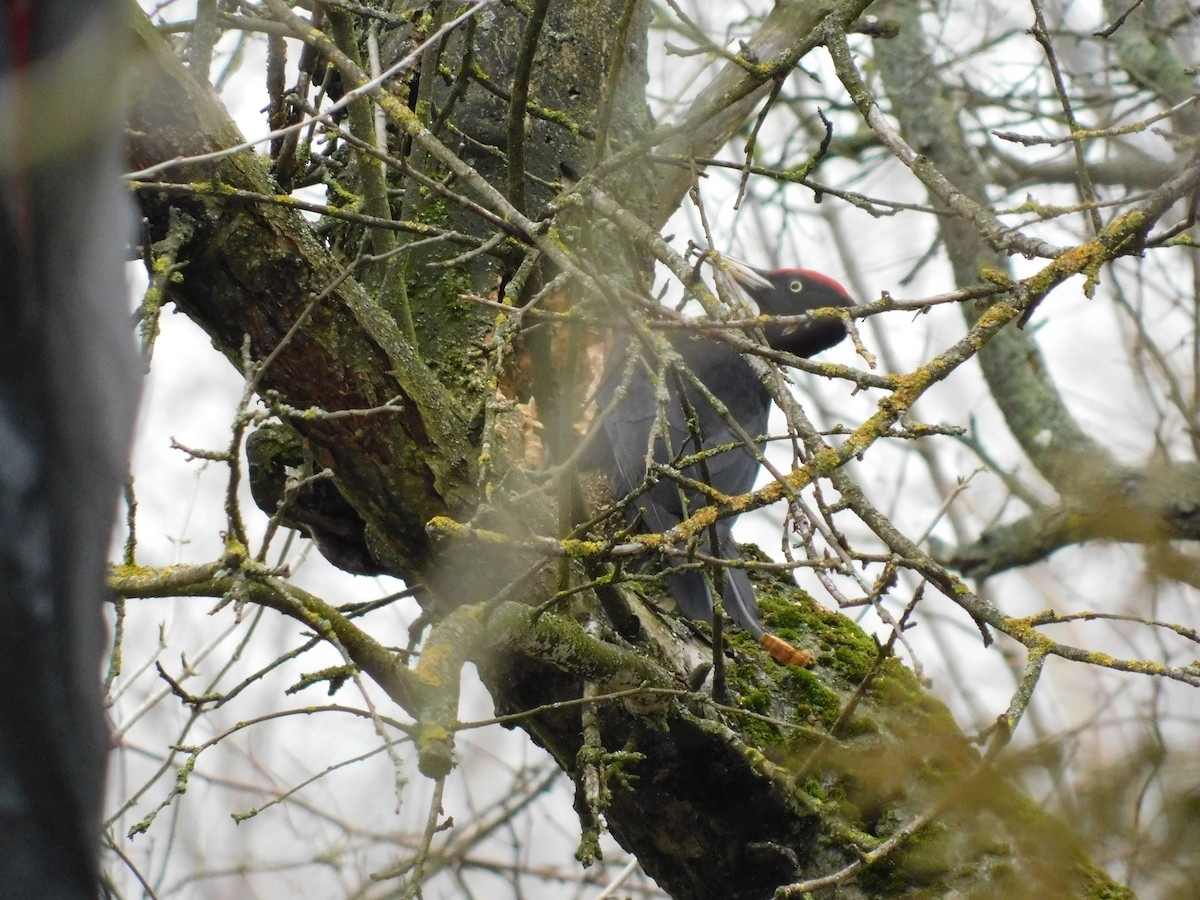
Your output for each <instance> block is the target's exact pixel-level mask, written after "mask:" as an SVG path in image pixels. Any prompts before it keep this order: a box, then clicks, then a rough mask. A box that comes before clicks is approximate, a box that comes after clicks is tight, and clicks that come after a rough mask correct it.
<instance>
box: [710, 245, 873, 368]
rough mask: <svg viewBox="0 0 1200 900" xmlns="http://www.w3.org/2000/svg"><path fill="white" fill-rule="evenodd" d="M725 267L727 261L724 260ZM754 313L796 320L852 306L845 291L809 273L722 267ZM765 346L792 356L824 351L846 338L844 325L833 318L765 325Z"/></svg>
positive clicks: (795, 270)
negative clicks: (819, 311) (822, 311)
mask: <svg viewBox="0 0 1200 900" xmlns="http://www.w3.org/2000/svg"><path fill="white" fill-rule="evenodd" d="M725 262H726V263H728V262H729V261H728V258H726V259H725ZM723 268H724V269H725V271H727V272H728V273H729V274H730V275H731V276H732V277H733V279H734V281H736V282H737V283H738V285H739V286H740V287H741V288H742V289H743V291H744V292H745V295H746V297H747V298H748V299H749V300H750V301H751V303H752V304H753V305H754V306H757V307H758V311H759V312H760V313H761V314H763V315H768V316H799V315H803V314H804V313H806V312H811V311H812V310H814V309H823V308H825V307H830V306H835V307H836V306H853V305H854V301H853V300H851V299H850V294H849V293H847V291H846V289H845V288H844V287H842V286H841V285H840V284H838V283H837V282H836V281H834V280H833V279H832V278H830V277H829V276H827V275H822V274H821V273H820V272H813V271H811V270H809V269H775V270H774V271H771V272H767V271H763V270H762V269H752V268H750V267H749V266H745V265H742V264H740V263H733V264H727V265H725V266H724V267H723ZM763 334H764V335H765V336H766V338H767V343H768V344H770V345H771V347H773V348H774V349H776V350H782V351H784V352H787V353H792V354H794V355H796V356H812V355H814V354H816V353H820V352H821V351H822V350H828V349H829V348H830V347H832V346H834V345H835V344H837V343H838V342H839V341H841V340H842V338H844V337H845V336H846V325H845V323H844V322H843V321H842V320H841V319H839V318H834V317H828V318H825V317H823V318H819V319H812V320H810V321H808V322H802V323H799V324H791V325H768V326H766V327H765V328H764V329H763Z"/></svg>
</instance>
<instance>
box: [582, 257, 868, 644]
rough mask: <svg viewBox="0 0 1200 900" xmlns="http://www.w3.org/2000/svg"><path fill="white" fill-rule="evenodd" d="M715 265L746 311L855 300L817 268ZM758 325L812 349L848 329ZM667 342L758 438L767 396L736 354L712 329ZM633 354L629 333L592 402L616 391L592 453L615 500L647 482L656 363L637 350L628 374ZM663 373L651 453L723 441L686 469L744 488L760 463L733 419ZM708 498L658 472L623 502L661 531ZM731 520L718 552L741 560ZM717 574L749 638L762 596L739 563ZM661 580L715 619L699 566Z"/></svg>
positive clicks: (681, 603)
mask: <svg viewBox="0 0 1200 900" xmlns="http://www.w3.org/2000/svg"><path fill="white" fill-rule="evenodd" d="M727 262H728V263H729V264H728V265H726V264H725V263H727ZM720 265H721V267H722V269H723V270H724V271H726V272H728V273H729V274H730V275H732V277H733V278H734V279H735V280H736V281H737V282H738V286H739V287H740V288H741V289H743V290H744V292H745V296H744V297H743V300H744V301H747V303H746V305H747V306H749V307H750V308H751V311H752V312H753V308H754V307H757V310H758V312H760V313H761V314H763V315H769V316H796V315H802V314H804V313H807V312H810V311H812V310H816V309H821V308H824V307H846V306H852V305H853V301H852V300H851V299H850V295H849V294H848V293H847V292H846V289H845V288H843V287H842V286H841V285H840V284H838V283H837V282H836V281H834V280H833V279H832V278H829V277H827V276H825V275H821V274H819V273H817V272H812V271H809V270H807V269H776V270H775V271H773V272H766V271H761V270H757V269H750V268H748V267H743V266H741V265H738V264H734V263H732V261H728V260H725V261H722V263H721V264H720ZM763 333H764V335H765V337H766V339H767V343H768V344H770V346H771V347H772V348H773V349H775V350H780V351H785V352H787V353H791V354H794V355H795V356H801V357H808V356H812V355H813V354H816V353H820V352H821V351H822V350H826V349H828V348H830V347H832V346H834V345H835V344H837V343H838V342H839V341H841V340H842V339H843V338H844V337H845V336H846V326H845V323H844V322H843V321H842V320H841V319H840V318H832V317H822V318H817V319H811V320H809V321H807V322H801V323H799V324H768V325H767V326H766V327H764V329H763ZM671 343H672V345H673V346H674V348H675V350H676V351H677V352H678V353H679V355H680V357H681V358H682V361H683V365H684V366H686V367H687V369H688V370H690V372H691V374H692V376H693V377H694V378H695V379H696V380H698V381H700V382H701V383H702V384H704V385H705V387H706V388H707V389H708V391H709V392H710V393H711V394H712V396H713V397H714V398H715V399H716V401H717V402H718V403H719V404H721V405H722V406H724V407H725V409H726V410H728V412H729V415H730V416H731V417H732V418H733V419H734V420H736V421H737V423H738V424H739V425H740V426H741V429H742V431H743V432H745V434H746V435H747V436H748V437H749V438H751V439H755V438H759V437H761V436H762V435H764V434H765V433H766V430H767V415H768V413H769V411H770V405H771V398H770V395H769V394H768V392H767V389H766V388H765V387H764V386H763V384H762V381H761V380H760V379H759V377H758V375H756V374H755V373H754V370H753V369H751V367H750V365H749V363H748V362H747V361H746V360H745V359H744V358H743V357H742V356H741V354H739V353H738V352H737V351H736V350H735V349H734V348H733V347H732V346H730V345H729V344H728V343H726V342H724V341H722V340H720V339H719V338H718V337H713V336H710V335H707V334H700V333H696V332H693V331H689V332H687V333H681V334H678V335H676V336H674V337H672V339H671ZM630 352H635V348H634V346H633V345H632V344H631V341H630V340H629V339H628V338H627V337H626V338H624V339H623V340H622V341H620V342H619V344H618V347H617V348H615V349H614V352H613V356H612V362H610V364H609V369H608V371H607V372H606V373H605V376H604V378H603V380H602V382H601V385H600V388H599V390H598V392H597V409H599V410H601V411H602V414H603V411H604V410H606V409H608V407H609V406H611V405H613V401H614V398H619V399H616V404H615V407H614V408H613V409H612V410H611V411H610V412H609V413H608V415H607V416H606V417H605V418H604V420H603V424H602V426H601V429H600V432H601V433H599V434H597V435H596V437H595V439H594V440H595V443H594V444H593V447H592V450H591V453H590V454H589V455H590V457H591V459H592V461H593V464H594V468H596V469H598V470H599V471H601V472H603V473H604V474H605V475H606V476H607V477H608V481H609V484H610V485H611V487H612V490H613V494H614V496H615V497H617V498H618V499H619V498H622V497H625V496H626V495H628V494H630V493H632V492H634V491H637V490H639V489H640V488H642V487H643V485H644V484H645V482H646V474H647V467H646V460H647V457H648V455H649V452H648V451H649V447H650V432H651V429H653V428H655V422H656V419H657V418H658V417H659V415H660V412H659V402H660V401H659V398H660V393H659V389H658V388H656V382H657V381H658V378H657V376H656V374H655V373H656V372H657V367H656V366H655V365H654V364H653V362H650V361H647V360H646V359H645V358H642V359H639V360H637V362H636V364H635V365H634V366H633V369H632V372H630V371H629V366H628V363H627V360H628V358H629V353H630ZM663 380H664V381H665V388H666V395H667V402H666V407H665V418H666V422H667V426H668V427H667V428H666V429H665V430H666V432H667V434H666V435H665V436H664V435H663V434H662V431H663V429H662V428H661V424H660V425H659V431H658V434H657V437H656V438H655V439H654V456H653V459H654V461H655V462H656V463H659V464H668V465H671V464H673V463H674V462H675V461H679V460H684V459H686V458H689V457H693V456H695V455H696V454H697V453H699V452H700V451H710V450H714V449H716V448H719V447H726V448H728V449H725V450H723V451H721V452H718V453H714V454H712V455H707V454H706V455H705V457H704V458H703V459H701V460H699V461H697V462H693V463H691V464H689V465H685V466H684V467H683V468H682V470H681V473H682V475H683V476H684V478H687V479H690V480H692V481H696V482H702V483H707V484H709V485H711V486H712V487H713V488H715V489H716V490H717V491H719V492H720V493H722V494H725V495H727V496H728V495H735V494H744V493H746V492H747V491H749V490H750V489H751V488H752V487H753V486H754V479H755V476H756V475H757V473H758V461H757V460H756V459H755V457H754V455H753V454H752V453H751V452H750V451H749V450H748V449H747V447H746V445H745V442H744V440H743V438H742V437H741V435H738V434H737V433H736V432H735V430H734V429H733V428H731V427H730V425H729V423H728V421H727V420H726V418H725V416H724V415H722V414H721V413H720V412H718V410H717V408H716V406H715V405H714V404H713V403H712V402H711V401H710V400H709V399H708V398H706V397H705V396H704V394H703V393H702V392H701V391H700V390H699V389H698V388H697V387H696V385H695V383H694V381H692V380H691V378H689V376H688V375H686V374H684V373H682V372H681V371H670V370H668V371H666V373H665V378H664V379H663ZM681 398H682V401H681ZM689 420H690V422H689ZM661 421H662V420H661V419H659V422H660V423H661ZM668 442H669V443H668ZM705 502H706V501H705V498H704V496H703V494H701V493H700V492H699V491H697V490H694V489H688V488H681V486H680V485H679V484H678V483H677V482H675V481H673V480H671V479H670V478H666V477H661V478H659V479H658V480H657V481H656V482H655V483H654V484H653V485H652V486H651V487H650V488H649V489H648V490H646V491H645V492H644V493H641V494H640V495H638V496H637V497H636V498H635V499H634V500H633V501H632V502H631V503H630V504H628V505H627V506H626V508H625V515H626V518H627V519H628V521H630V522H631V523H632V522H635V521H636V522H638V527H639V528H640V529H641V530H642V531H643V532H645V533H661V532H665V531H667V530H669V529H670V528H673V527H674V526H676V525H678V524H679V523H680V522H682V521H683V520H684V519H685V518H687V517H688V516H690V515H691V514H693V513H695V512H696V511H697V510H698V509H700V508H701V507H703V506H704V505H705ZM733 521H734V519H733V517H730V518H725V519H721V520H720V521H719V522H717V523H716V525H715V526H714V530H715V536H716V554H715V555H716V556H719V557H720V558H722V559H736V558H737V549H736V545H735V544H734V543H733V537H732V533H731V532H732V528H733ZM697 549H698V550H699V551H700V552H702V553H705V554H708V555H712V551H713V548H712V545H711V544H710V543H709V541H708V539H707V538H706V537H702V538H701V539H700V541H699V543H698V545H697ZM683 561H684V560H683V557H679V556H675V557H672V558H671V559H670V560H668V562H667V565H668V567H670V568H677V567H678V566H679V565H681V564H682V562H683ZM723 580H724V588H723V591H722V601H723V604H724V607H725V611H726V612H727V613H728V614H729V615H730V617H731V618H732V619H733V621H734V622H736V623H737V624H738V625H740V626H741V627H742V628H745V629H746V630H747V631H749V632H750V633H751V634H753V635H754V637H755V639H757V640H761V639H762V637H763V628H762V625H761V624H760V623H759V618H758V603H757V601H756V600H755V597H754V588H753V587H752V586H751V584H750V579H749V577H748V576H747V575H746V571H745V569H740V568H734V567H729V568H726V569H725V570H724V579H723ZM666 581H667V585H668V587H669V588H670V590H671V593H672V595H673V596H674V597H675V602H676V604H677V605H678V607H679V609H680V611H681V612H682V613H683V614H684V615H686V616H688V617H689V618H692V619H702V620H709V619H711V618H712V613H713V601H712V595H711V594H710V593H709V589H708V585H707V583H706V582H705V579H704V575H703V573H702V572H701V571H700V570H699V569H697V568H687V569H680V570H678V571H674V572H669V573H668V574H667V576H666Z"/></svg>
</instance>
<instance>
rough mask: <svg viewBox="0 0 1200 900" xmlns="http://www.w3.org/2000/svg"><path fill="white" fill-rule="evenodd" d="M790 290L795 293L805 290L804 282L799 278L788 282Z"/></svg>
mask: <svg viewBox="0 0 1200 900" xmlns="http://www.w3.org/2000/svg"><path fill="white" fill-rule="evenodd" d="M788 290H789V291H791V292H792V293H793V294H798V293H800V292H801V291H802V290H804V282H803V281H801V280H800V279H799V278H797V279H796V280H794V281H791V282H789V283H788Z"/></svg>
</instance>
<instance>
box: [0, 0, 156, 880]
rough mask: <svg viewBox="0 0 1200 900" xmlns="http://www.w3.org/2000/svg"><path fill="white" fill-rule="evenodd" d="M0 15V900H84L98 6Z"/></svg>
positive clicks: (109, 279)
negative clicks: (0, 631) (0, 127)
mask: <svg viewBox="0 0 1200 900" xmlns="http://www.w3.org/2000/svg"><path fill="white" fill-rule="evenodd" d="M18 6H19V4H6V5H5V7H4V9H5V14H4V15H3V17H0V112H2V116H3V119H4V122H5V136H4V138H3V141H2V142H0V143H2V145H3V152H2V153H0V156H3V159H4V162H3V164H2V167H0V273H2V275H0V334H3V335H4V345H5V348H4V352H3V354H0V573H2V577H0V617H2V618H3V621H4V628H5V644H4V650H3V652H2V653H0V682H2V683H3V688H2V689H0V886H2V887H0V893H3V894H4V896H6V897H12V898H18V900H24V898H29V900H33V898H46V897H49V898H56V900H68V898H87V897H95V896H96V891H97V880H98V877H99V869H98V868H97V865H96V861H97V855H98V853H99V849H100V816H101V807H102V804H103V799H104V777H105V766H106V761H107V756H108V749H109V747H108V745H109V741H108V733H107V728H106V724H105V718H104V711H103V710H102V708H101V694H100V684H99V678H100V667H101V662H102V656H103V653H104V648H105V644H106V642H107V641H106V632H105V627H104V620H103V617H102V615H101V606H102V603H103V602H104V600H105V599H107V595H106V592H105V589H104V573H105V559H106V556H107V553H108V549H109V536H110V533H111V530H112V516H113V510H114V509H115V506H116V502H117V498H118V496H119V493H120V485H121V482H122V480H123V479H124V477H125V473H126V471H127V466H128V460H127V458H126V453H127V447H128V442H129V434H130V430H131V428H132V427H133V418H134V411H135V409H136V406H137V396H138V379H137V375H136V373H135V369H134V354H133V345H132V341H131V339H130V337H129V335H128V333H127V325H128V301H127V299H126V296H125V294H126V289H125V279H124V275H123V272H122V257H123V254H124V253H125V252H126V247H127V237H128V235H129V234H130V233H131V231H132V224H133V221H132V215H131V208H130V204H129V200H128V198H127V197H126V196H125V195H124V191H123V188H122V186H121V183H120V180H119V179H120V173H121V140H120V132H119V131H118V127H119V115H118V110H117V106H116V91H115V90H114V88H115V86H116V80H117V77H118V72H117V66H116V65H115V63H116V60H117V58H118V57H119V55H120V54H119V49H118V48H120V47H121V46H122V45H123V41H122V37H123V36H124V33H123V29H122V25H123V22H122V18H121V16H120V11H119V9H118V8H117V7H116V4H114V3H96V4H87V5H83V6H82V7H81V6H80V5H78V4H75V3H73V2H69V0H67V2H50V0H47V2H42V3H38V4H33V5H32V8H28V9H19V8H18Z"/></svg>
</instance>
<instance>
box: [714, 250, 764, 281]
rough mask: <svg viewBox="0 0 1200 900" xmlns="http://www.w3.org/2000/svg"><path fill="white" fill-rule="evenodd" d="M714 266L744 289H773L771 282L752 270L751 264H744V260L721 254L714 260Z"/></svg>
mask: <svg viewBox="0 0 1200 900" xmlns="http://www.w3.org/2000/svg"><path fill="white" fill-rule="evenodd" d="M712 265H713V269H715V270H717V271H719V272H724V273H726V274H727V275H729V276H730V277H731V278H732V279H733V280H734V281H736V282H737V283H738V284H740V285H741V286H742V287H747V288H756V287H757V288H770V287H771V282H769V281H767V279H765V278H764V277H763V276H762V275H760V274H758V272H756V271H755V270H754V269H752V268H751V267H750V264H749V263H746V262H742V260H740V259H737V258H736V257H733V256H726V255H725V254H724V253H721V254H718V255H717V256H716V258H715V259H713V264H712Z"/></svg>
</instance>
